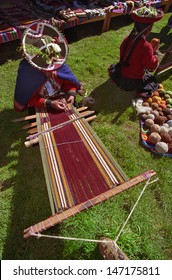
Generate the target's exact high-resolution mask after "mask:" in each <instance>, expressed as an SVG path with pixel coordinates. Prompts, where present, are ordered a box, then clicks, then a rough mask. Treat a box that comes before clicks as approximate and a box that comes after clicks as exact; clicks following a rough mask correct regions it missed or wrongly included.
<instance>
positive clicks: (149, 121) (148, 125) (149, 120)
mask: <svg viewBox="0 0 172 280" xmlns="http://www.w3.org/2000/svg"><path fill="white" fill-rule="evenodd" d="M153 124H154V121H153V120H152V119H146V120H145V125H146V126H147V127H151V125H153Z"/></svg>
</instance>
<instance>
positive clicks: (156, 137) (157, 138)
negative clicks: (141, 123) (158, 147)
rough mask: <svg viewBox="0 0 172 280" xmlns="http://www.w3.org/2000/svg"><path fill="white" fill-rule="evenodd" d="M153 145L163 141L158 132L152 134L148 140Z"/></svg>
mask: <svg viewBox="0 0 172 280" xmlns="http://www.w3.org/2000/svg"><path fill="white" fill-rule="evenodd" d="M147 141H148V142H149V143H151V144H156V143H158V142H160V141H161V136H160V135H159V134H158V133H157V132H152V133H151V134H150V135H149V137H148V140H147Z"/></svg>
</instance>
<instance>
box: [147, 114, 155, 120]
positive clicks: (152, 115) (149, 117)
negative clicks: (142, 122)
mask: <svg viewBox="0 0 172 280" xmlns="http://www.w3.org/2000/svg"><path fill="white" fill-rule="evenodd" d="M147 119H151V120H154V119H155V115H154V114H148V115H147Z"/></svg>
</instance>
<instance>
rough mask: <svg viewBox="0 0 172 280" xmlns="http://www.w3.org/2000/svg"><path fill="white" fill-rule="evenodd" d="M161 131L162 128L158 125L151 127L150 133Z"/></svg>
mask: <svg viewBox="0 0 172 280" xmlns="http://www.w3.org/2000/svg"><path fill="white" fill-rule="evenodd" d="M160 131H161V127H160V126H159V125H158V124H153V125H151V127H150V132H157V133H159V132H160Z"/></svg>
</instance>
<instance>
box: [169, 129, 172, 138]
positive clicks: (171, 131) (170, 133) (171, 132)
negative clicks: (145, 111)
mask: <svg viewBox="0 0 172 280" xmlns="http://www.w3.org/2000/svg"><path fill="white" fill-rule="evenodd" d="M168 134H169V135H170V136H171V137H172V127H170V128H169V130H168Z"/></svg>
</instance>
